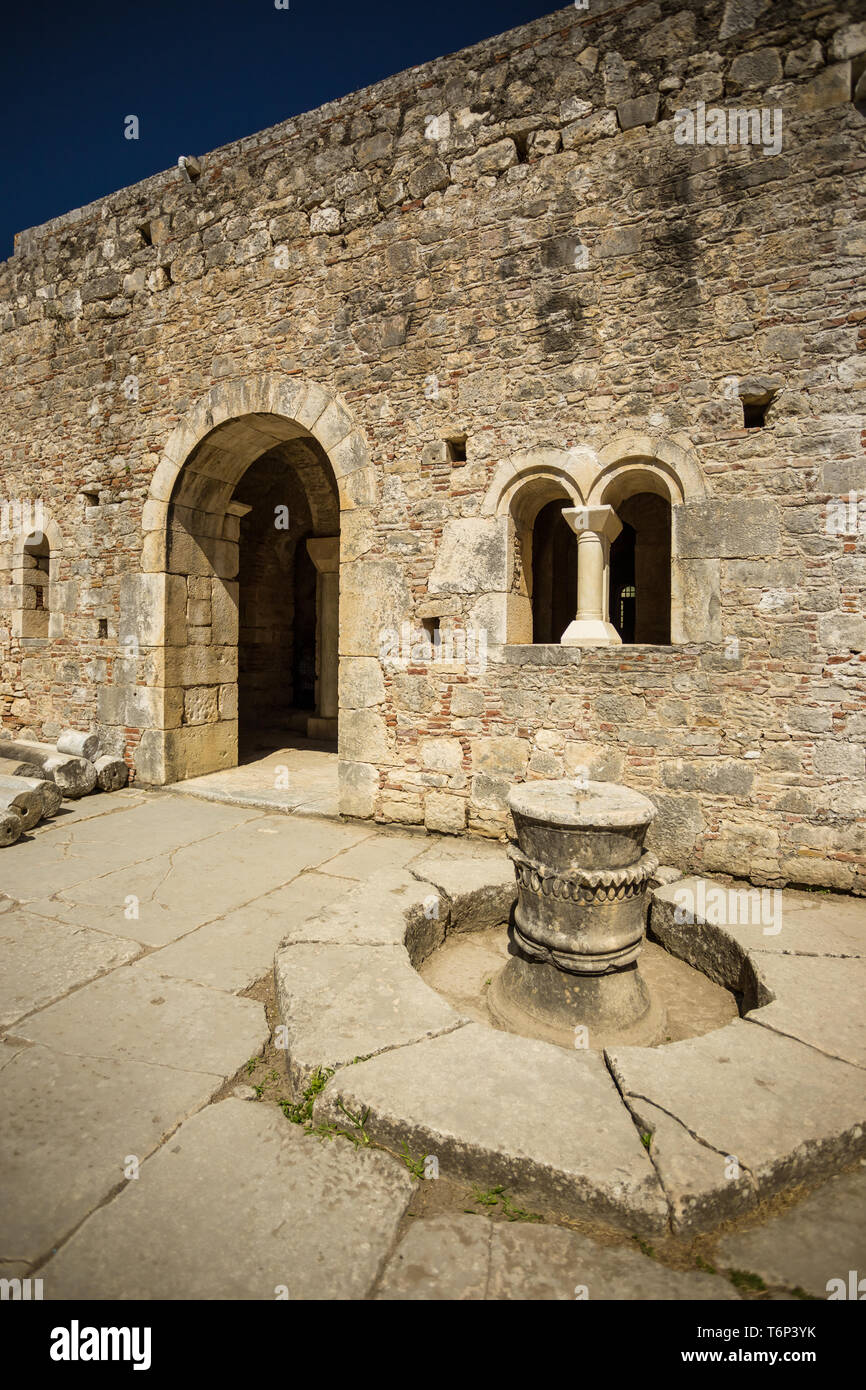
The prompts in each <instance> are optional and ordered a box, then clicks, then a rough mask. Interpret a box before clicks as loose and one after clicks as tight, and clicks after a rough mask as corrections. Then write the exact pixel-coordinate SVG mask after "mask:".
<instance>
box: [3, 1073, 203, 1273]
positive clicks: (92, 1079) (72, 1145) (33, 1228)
mask: <svg viewBox="0 0 866 1390" xmlns="http://www.w3.org/2000/svg"><path fill="white" fill-rule="evenodd" d="M179 1060H180V1057H179V1049H178V1048H177V1046H176V1048H175V1054H174V1065H172V1066H167V1067H166V1066H158V1067H153V1066H148V1065H146V1064H145V1063H141V1062H130V1061H116V1060H113V1059H108V1058H98V1057H89V1056H76V1055H71V1054H70V1055H66V1054H65V1053H63V1052H56V1051H55V1050H54V1049H53V1048H50V1047H26V1048H24V1049H23V1050H22V1051H20V1052H19V1053H18V1054H17V1055H16V1056H15V1057H13V1059H12V1060H11V1061H10V1062H9V1063H8V1065H6V1066H5V1067H4V1068H3V1086H2V1088H0V1169H2V1172H3V1190H4V1200H3V1202H2V1203H0V1257H2V1258H4V1259H26V1260H31V1261H32V1260H36V1259H38V1258H40V1257H41V1258H44V1257H45V1256H46V1255H48V1254H50V1252H51V1250H52V1249H53V1247H55V1246H56V1245H58V1244H59V1243H60V1241H61V1240H62V1239H63V1238H64V1237H65V1236H67V1235H68V1234H69V1232H70V1231H72V1230H74V1229H75V1227H76V1226H77V1225H78V1224H79V1222H80V1221H81V1220H82V1219H83V1218H84V1217H85V1216H86V1215H87V1213H88V1212H90V1211H92V1210H93V1208H94V1207H96V1206H98V1205H99V1203H101V1202H103V1201H104V1200H105V1199H106V1197H108V1195H109V1193H111V1192H112V1191H114V1190H115V1189H116V1188H117V1186H118V1184H119V1183H121V1182H122V1181H123V1176H124V1172H123V1169H124V1163H125V1160H126V1156H127V1155H132V1156H134V1157H137V1158H138V1159H139V1160H143V1159H145V1158H146V1157H147V1155H148V1154H149V1153H151V1152H152V1151H153V1149H155V1148H156V1146H157V1145H158V1144H160V1143H161V1142H162V1140H163V1137H164V1136H165V1135H166V1134H168V1133H170V1132H171V1130H172V1129H173V1128H174V1126H175V1125H176V1124H177V1123H178V1122H179V1121H180V1120H182V1119H184V1118H185V1117H186V1116H187V1115H189V1114H191V1113H192V1112H193V1111H195V1110H197V1109H198V1108H199V1107H200V1106H201V1105H204V1104H205V1103H206V1102H207V1101H208V1100H209V1099H210V1097H211V1096H212V1095H213V1092H214V1090H215V1088H216V1086H217V1085H218V1084H219V1082H218V1080H217V1078H215V1077H214V1076H213V1075H209V1074H205V1073H204V1072H202V1071H196V1070H195V1068H194V1065H193V1063H194V1059H191V1065H190V1069H189V1070H184V1069H183V1068H182V1067H180V1066H179V1065H177V1063H178V1061H179ZM132 1185H133V1186H135V1185H136V1184H132ZM123 1251H124V1252H125V1253H124V1258H128V1253H129V1252H128V1246H127V1245H125V1244H124V1245H123ZM132 1264H133V1265H134V1261H133V1262H132ZM46 1292H48V1291H47V1290H46ZM49 1296H51V1295H50V1293H49ZM82 1296H87V1295H86V1294H83V1295H82ZM109 1296H111V1297H117V1294H116V1292H115V1293H114V1294H112V1295H109Z"/></svg>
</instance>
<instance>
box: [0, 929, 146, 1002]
mask: <svg viewBox="0 0 866 1390" xmlns="http://www.w3.org/2000/svg"><path fill="white" fill-rule="evenodd" d="M137 953H138V947H137V946H136V945H134V944H133V943H131V942H129V941H125V940H123V938H121V937H116V936H109V935H107V934H106V933H105V932H98V931H91V930H90V929H89V928H88V927H71V926H68V925H65V924H63V923H61V922H50V921H48V920H47V919H46V918H44V917H36V916H34V915H33V914H32V913H29V912H23V911H15V912H4V913H3V914H2V916H0V1025H2V1026H4V1027H9V1026H10V1025H11V1024H13V1023H14V1022H15V1020H16V1019H19V1018H22V1017H23V1016H24V1015H25V1014H29V1013H32V1012H33V1010H34V1009H39V1008H42V1007H43V1006H44V1005H45V1004H49V1003H51V1001H52V1000H54V999H59V998H60V997H61V996H62V995H64V994H68V993H69V991H70V990H71V989H74V988H75V986H76V985H81V984H84V983H85V981H87V980H92V979H93V978H94V977H95V976H97V975H101V974H103V973H104V972H105V971H107V970H112V969H113V968H114V966H116V965H123V964H125V962H126V961H128V960H131V959H132V958H133V957H134V956H135V955H137Z"/></svg>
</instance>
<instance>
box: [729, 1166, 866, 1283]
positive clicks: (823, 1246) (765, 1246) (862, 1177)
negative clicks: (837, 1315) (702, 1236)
mask: <svg viewBox="0 0 866 1390" xmlns="http://www.w3.org/2000/svg"><path fill="white" fill-rule="evenodd" d="M717 1259H718V1262H719V1264H720V1265H723V1266H724V1267H725V1268H727V1269H740V1270H747V1271H749V1272H750V1273H753V1274H759V1275H760V1276H761V1278H762V1279H763V1280H764V1283H765V1284H782V1285H784V1286H785V1287H786V1288H789V1289H803V1290H804V1291H805V1292H806V1293H808V1294H811V1295H812V1297H813V1298H827V1297H828V1293H829V1292H830V1291H831V1290H828V1288H827V1285H828V1283H829V1281H830V1280H831V1279H842V1280H844V1282H845V1284H846V1286H847V1284H848V1273H849V1270H852V1269H853V1270H857V1271H859V1275H860V1276H862V1275H863V1273H864V1272H866V1170H864V1169H863V1168H859V1169H857V1170H855V1171H854V1172H852V1173H843V1174H841V1176H839V1177H836V1178H831V1179H830V1181H829V1182H827V1183H825V1184H824V1186H823V1187H821V1188H820V1189H819V1190H818V1191H817V1192H813V1193H812V1194H811V1196H809V1197H805V1198H804V1199H803V1200H802V1201H801V1202H799V1203H798V1204H797V1205H796V1206H794V1207H790V1208H789V1209H788V1210H787V1211H784V1212H782V1213H781V1215H779V1216H774V1217H771V1219H770V1220H769V1221H767V1222H766V1223H765V1224H764V1225H761V1226H758V1227H755V1228H754V1229H753V1230H750V1231H738V1232H736V1233H735V1234H733V1235H729V1236H725V1237H724V1239H723V1240H722V1241H720V1243H719V1247H718V1253H717ZM861 1296H862V1295H861Z"/></svg>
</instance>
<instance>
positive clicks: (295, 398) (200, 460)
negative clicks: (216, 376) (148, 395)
mask: <svg viewBox="0 0 866 1390" xmlns="http://www.w3.org/2000/svg"><path fill="white" fill-rule="evenodd" d="M209 436H213V440H212V441H211V442H212V443H213V446H214V447H213V448H209V449H207V450H201V449H200V446H201V445H202V444H203V442H204V441H205V440H207V439H208V437H209ZM304 436H306V437H311V438H313V439H315V440H317V442H318V443H319V444H320V445H321V446H322V448H323V449H324V451H325V453H326V454H327V456H328V460H329V462H330V464H331V467H332V469H333V471H334V477H335V479H336V483H337V490H338V493H339V499H340V509H341V511H343V512H347V511H354V510H356V509H358V508H364V507H373V506H374V505H375V503H376V500H377V496H378V489H377V481H376V474H375V470H374V469H373V467H372V465H371V463H370V455H369V449H368V447H367V441H366V438H365V436H364V434H363V432H362V431H361V430H360V429H359V428H358V426H357V425H356V424H355V421H354V419H353V416H352V413H351V411H350V410H349V407H348V406H347V405H346V403H345V401H343V400H342V399H341V398H340V396H338V395H336V394H335V393H334V392H332V391H329V390H328V389H327V388H326V387H324V386H322V385H320V384H319V383H318V382H314V381H309V380H306V379H305V378H302V377H294V376H291V377H289V376H280V375H279V374H276V373H263V374H261V375H257V376H250V377H243V378H239V379H236V380H231V381H223V382H220V383H219V385H216V386H213V387H212V388H211V389H210V391H208V392H207V394H206V395H205V396H203V397H202V398H201V399H200V400H199V401H198V402H197V403H196V404H195V405H194V406H193V407H192V409H191V410H190V411H189V412H188V414H187V415H186V416H185V417H184V418H183V419H182V420H181V421H180V423H179V424H178V425H177V426H176V427H175V429H174V430H173V431H172V433H171V435H170V436H169V438H168V440H167V441H166V444H165V446H164V448H163V451H162V455H161V457H160V461H159V464H158V466H157V468H156V470H155V472H154V475H153V478H152V480H151V485H150V492H149V496H148V500H147V502H146V503H145V506H144V509H143V513H142V530H143V532H144V534H145V557H144V568H145V570H148V569H149V570H157V571H158V570H160V569H161V568H162V567H163V560H164V557H163V556H161V555H160V554H159V547H158V546H151V547H148V545H147V537H148V535H153V534H154V533H155V534H156V535H158V536H163V535H164V534H165V530H166V525H167V521H168V509H169V503H170V502H171V501H172V500H173V499H174V498H175V497H176V496H177V488H178V481H179V479H180V478H181V475H182V473H184V471H185V470H190V471H191V472H192V473H194V474H197V475H199V476H200V477H201V479H203V480H205V479H207V478H208V477H210V478H213V479H214V480H218V481H219V482H221V483H226V482H234V481H237V479H239V478H240V477H241V476H242V475H243V473H244V472H245V470H246V468H247V467H248V466H249V464H250V463H252V462H253V460H254V459H255V458H257V457H259V455H260V454H262V453H264V452H266V451H267V450H268V449H269V448H272V447H273V446H274V445H275V444H277V443H280V442H281V441H283V440H285V439H291V438H298V437H304ZM229 458H231V460H232V465H231V466H232V467H233V468H235V469H236V471H237V478H234V477H232V476H231V475H230V474H229V475H227V473H226V460H227V459H229Z"/></svg>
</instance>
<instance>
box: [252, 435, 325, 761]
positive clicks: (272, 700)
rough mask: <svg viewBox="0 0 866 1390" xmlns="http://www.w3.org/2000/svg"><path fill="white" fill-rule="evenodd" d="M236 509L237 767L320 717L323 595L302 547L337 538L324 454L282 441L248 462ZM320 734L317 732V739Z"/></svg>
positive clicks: (303, 443) (309, 445) (300, 442)
mask: <svg viewBox="0 0 866 1390" xmlns="http://www.w3.org/2000/svg"><path fill="white" fill-rule="evenodd" d="M232 502H233V504H234V505H235V507H236V508H237V510H238V511H239V512H242V513H243V514H242V515H241V517H240V537H239V556H238V560H239V569H238V583H239V594H238V611H239V627H238V753H239V758H240V759H241V760H242V761H243V760H244V759H246V758H249V757H252V756H254V755H256V754H259V753H261V751H262V750H264V749H268V748H278V747H282V746H284V745H286V744H288V743H290V742H291V741H293V740H296V739H297V738H299V737H300V738H304V737H305V736H306V735H307V733H308V723H309V721H310V719H311V717H313V718H315V716H316V713H317V699H318V698H319V696H320V691H319V690H318V686H317V673H318V668H319V662H320V660H321V655H322V654H321V653H320V652H317V646H316V643H317V639H318V640H320V639H321V628H320V624H319V601H320V588H319V585H318V575H317V570H316V565H315V563H314V561H313V559H312V557H311V555H310V552H309V549H308V545H307V542H308V541H309V540H310V539H311V538H315V537H319V536H336V535H338V534H339V502H338V497H337V489H336V484H335V481H334V479H333V474H332V472H331V469H330V465H329V463H328V461H327V456H326V455H325V454H324V452H323V451H322V450H321V449H320V446H319V445H318V444H316V443H315V441H313V440H309V439H296V440H290V441H287V442H286V443H284V444H280V445H278V446H277V447H276V448H274V449H271V450H269V451H268V452H267V453H266V454H263V455H262V456H260V457H259V458H258V459H256V461H255V462H254V463H252V464H251V465H250V467H249V468H248V469H247V471H246V473H245V474H244V476H243V478H242V479H241V480H240V482H239V483H238V485H237V487H236V488H235V491H234V496H233V498H232ZM313 736H314V737H322V736H321V735H313Z"/></svg>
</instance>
